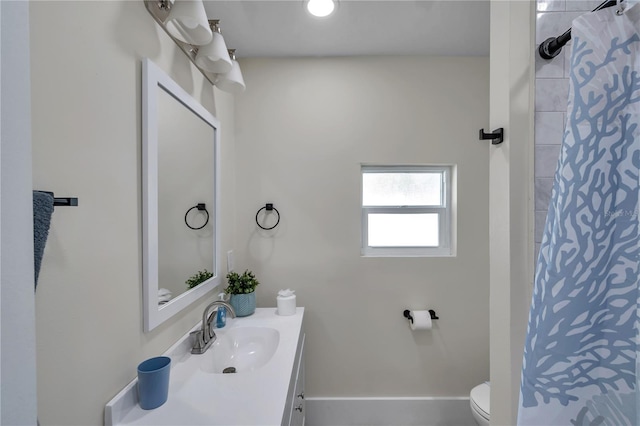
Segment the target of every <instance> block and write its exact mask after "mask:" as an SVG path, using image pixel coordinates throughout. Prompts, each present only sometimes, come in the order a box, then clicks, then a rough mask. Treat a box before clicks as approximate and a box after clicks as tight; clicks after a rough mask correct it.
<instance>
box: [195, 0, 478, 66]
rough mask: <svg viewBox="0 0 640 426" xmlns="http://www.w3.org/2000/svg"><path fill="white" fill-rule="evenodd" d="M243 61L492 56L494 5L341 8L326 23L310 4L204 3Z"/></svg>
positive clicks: (452, 2)
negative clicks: (491, 11)
mask: <svg viewBox="0 0 640 426" xmlns="http://www.w3.org/2000/svg"><path fill="white" fill-rule="evenodd" d="M204 4H205V9H206V11H207V15H208V17H209V19H220V28H221V29H222V34H223V35H224V37H225V40H226V42H227V47H229V48H230V49H233V48H235V49H237V52H236V54H237V56H238V58H247V57H301V56H359V55H446V56H467V55H472V56H488V55H489V1H488V0H439V1H432V0H385V1H383V0H377V1H371V0H339V3H338V6H337V8H336V10H335V11H334V13H333V14H332V15H330V16H329V17H326V18H315V17H313V16H311V15H310V14H309V13H308V12H307V11H306V8H305V7H304V4H303V0H284V1H283V0H253V1H244V0H204Z"/></svg>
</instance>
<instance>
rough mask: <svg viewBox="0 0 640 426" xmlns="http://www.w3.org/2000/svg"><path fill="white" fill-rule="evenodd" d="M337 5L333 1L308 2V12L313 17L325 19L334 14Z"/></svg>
mask: <svg viewBox="0 0 640 426" xmlns="http://www.w3.org/2000/svg"><path fill="white" fill-rule="evenodd" d="M335 7H336V5H335V3H334V2H333V0H308V1H307V10H308V11H309V13H310V14H312V15H313V16H317V17H318V18H324V17H325V16H329V15H331V14H332V13H333V11H334V9H335Z"/></svg>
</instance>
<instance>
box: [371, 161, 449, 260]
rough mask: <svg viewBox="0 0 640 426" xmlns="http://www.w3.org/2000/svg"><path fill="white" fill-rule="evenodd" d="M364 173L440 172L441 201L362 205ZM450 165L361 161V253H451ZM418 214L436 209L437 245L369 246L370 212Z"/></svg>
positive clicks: (397, 255) (386, 255)
mask: <svg viewBox="0 0 640 426" xmlns="http://www.w3.org/2000/svg"><path fill="white" fill-rule="evenodd" d="M365 173H441V174H442V190H441V194H442V203H441V205H424V206H364V205H363V191H364V188H363V178H364V174H365ZM453 173H454V166H453V165H420V166H381V165H364V164H363V165H361V169H360V185H361V187H360V206H361V208H362V247H361V254H362V256H367V257H376V256H379V257H394V256H395V257H418V256H424V257H428V256H442V257H445V256H453V255H454V254H453V250H452V247H453V241H452V240H453V228H452V218H453V202H452V193H453ZM372 213H374V214H375V213H385V214H419V213H436V214H437V215H438V216H439V218H438V223H439V230H438V232H439V243H440V245H438V246H437V247H427V246H423V247H395V246H394V247H371V246H369V244H368V233H369V231H368V229H369V222H368V217H369V214H372Z"/></svg>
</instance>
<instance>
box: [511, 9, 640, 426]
mask: <svg viewBox="0 0 640 426" xmlns="http://www.w3.org/2000/svg"><path fill="white" fill-rule="evenodd" d="M616 10H617V7H612V8H609V9H604V10H602V11H599V12H594V13H588V14H585V15H583V16H581V17H579V18H577V19H576V20H574V22H573V26H572V36H573V43H572V51H571V56H570V63H569V66H570V86H569V102H568V107H567V119H566V128H565V133H564V138H563V141H562V149H561V153H560V159H559V161H558V168H557V170H556V175H555V181H554V185H553V192H552V196H551V203H550V206H549V211H548V215H547V221H546V225H545V230H544V236H543V241H542V245H541V248H540V253H539V257H538V263H537V266H536V275H535V282H534V288H533V300H532V305H531V311H530V313H529V324H528V331H527V338H526V343H525V349H524V359H523V370H522V382H521V389H520V407H519V410H518V424H519V425H521V426H524V425H536V426H542V425H544V426H550V425H578V426H586V425H590V426H596V425H612V426H614V425H615V426H620V425H637V424H638V421H639V420H640V417H638V415H637V408H638V407H639V405H638V403H637V398H638V394H637V393H636V389H637V374H636V371H637V366H638V356H637V351H638V329H639V328H638V324H639V323H638V307H639V306H640V304H639V303H638V302H639V300H638V282H639V278H638V274H639V272H640V271H639V255H640V251H639V246H638V244H639V234H638V190H639V187H640V186H639V182H638V179H639V173H638V170H639V168H640V149H639V147H640V129H639V127H638V126H639V124H640V75H639V72H640V55H639V50H640V37H639V34H638V28H639V26H638V21H639V18H640V5H634V6H632V7H630V8H628V9H627V10H626V11H625V13H624V14H622V15H618V14H616Z"/></svg>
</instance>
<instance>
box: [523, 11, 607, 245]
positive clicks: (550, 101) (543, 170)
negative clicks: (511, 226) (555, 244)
mask: <svg viewBox="0 0 640 426" xmlns="http://www.w3.org/2000/svg"><path fill="white" fill-rule="evenodd" d="M600 3H602V0H595V1H593V0H586V1H585V0H538V1H537V3H536V7H537V14H536V48H537V46H538V45H540V43H542V42H543V41H544V40H546V39H547V38H549V37H557V36H559V35H560V34H562V33H563V32H565V31H566V30H567V29H569V28H570V27H571V21H573V19H575V18H576V17H578V16H580V15H582V14H583V13H585V12H589V11H591V10H593V9H594V8H595V7H596V6H598V5H599V4H600ZM570 51H571V47H570V44H569V45H567V46H566V47H565V48H564V49H562V52H561V53H560V54H559V55H558V56H556V57H555V58H553V59H552V60H544V59H541V58H540V56H539V55H538V53H537V50H536V82H535V168H534V178H535V202H534V206H535V207H534V208H535V225H534V226H535V227H534V230H535V241H536V255H537V253H538V250H539V248H540V242H541V241H542V233H543V230H544V223H545V219H546V217H547V208H548V207H549V199H550V197H551V187H552V184H553V175H554V173H555V170H556V165H557V162H558V155H559V153H560V144H561V142H562V135H563V133H564V123H565V119H566V111H567V96H568V93H569V54H570Z"/></svg>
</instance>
